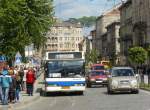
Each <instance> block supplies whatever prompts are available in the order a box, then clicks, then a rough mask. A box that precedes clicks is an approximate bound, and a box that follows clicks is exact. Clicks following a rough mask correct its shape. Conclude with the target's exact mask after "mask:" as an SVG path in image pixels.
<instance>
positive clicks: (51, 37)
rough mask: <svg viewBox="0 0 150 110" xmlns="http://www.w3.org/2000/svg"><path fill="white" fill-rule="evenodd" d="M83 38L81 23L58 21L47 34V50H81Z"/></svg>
mask: <svg viewBox="0 0 150 110" xmlns="http://www.w3.org/2000/svg"><path fill="white" fill-rule="evenodd" d="M82 40H83V32H82V26H81V24H80V23H71V22H67V21H61V22H57V23H56V24H55V25H54V26H52V27H51V29H50V31H49V32H48V34H47V42H46V47H45V49H46V51H79V43H80V42H81V41H82Z"/></svg>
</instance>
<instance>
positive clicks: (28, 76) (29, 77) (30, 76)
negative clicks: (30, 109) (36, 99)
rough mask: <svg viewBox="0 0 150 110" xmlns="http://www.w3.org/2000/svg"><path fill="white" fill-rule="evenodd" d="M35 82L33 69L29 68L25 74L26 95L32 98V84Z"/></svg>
mask: <svg viewBox="0 0 150 110" xmlns="http://www.w3.org/2000/svg"><path fill="white" fill-rule="evenodd" d="M35 80H36V77H35V73H34V70H33V68H29V70H28V72H27V74H26V83H27V93H28V95H29V96H33V89H34V87H33V86H34V82H35Z"/></svg>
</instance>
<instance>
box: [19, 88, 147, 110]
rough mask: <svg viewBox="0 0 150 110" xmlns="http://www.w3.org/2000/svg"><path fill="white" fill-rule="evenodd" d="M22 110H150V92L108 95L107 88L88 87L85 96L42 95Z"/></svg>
mask: <svg viewBox="0 0 150 110" xmlns="http://www.w3.org/2000/svg"><path fill="white" fill-rule="evenodd" d="M21 110H150V93H149V92H145V91H140V93H139V94H128V93H123V94H114V95H108V94H107V93H106V88H101V87H100V88H88V89H87V90H86V92H85V94H84V96H79V95H75V94H74V95H70V94H61V95H59V96H57V95H55V96H48V97H41V98H40V99H39V100H38V101H36V102H35V103H32V104H30V105H28V106H27V107H25V108H24V109H23V108H22V109H21Z"/></svg>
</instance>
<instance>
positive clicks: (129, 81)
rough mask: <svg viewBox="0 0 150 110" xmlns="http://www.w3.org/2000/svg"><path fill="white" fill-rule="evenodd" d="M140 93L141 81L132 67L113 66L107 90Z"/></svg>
mask: <svg viewBox="0 0 150 110" xmlns="http://www.w3.org/2000/svg"><path fill="white" fill-rule="evenodd" d="M122 91H129V92H132V93H139V81H138V77H137V76H136V75H135V73H134V71H133V69H132V68H131V67H113V68H112V69H111V70H110V76H109V78H108V86H107V92H108V94H111V93H114V92H122Z"/></svg>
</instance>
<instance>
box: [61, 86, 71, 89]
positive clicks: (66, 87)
mask: <svg viewBox="0 0 150 110" xmlns="http://www.w3.org/2000/svg"><path fill="white" fill-rule="evenodd" d="M61 88H62V89H70V87H68V86H65V87H61Z"/></svg>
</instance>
